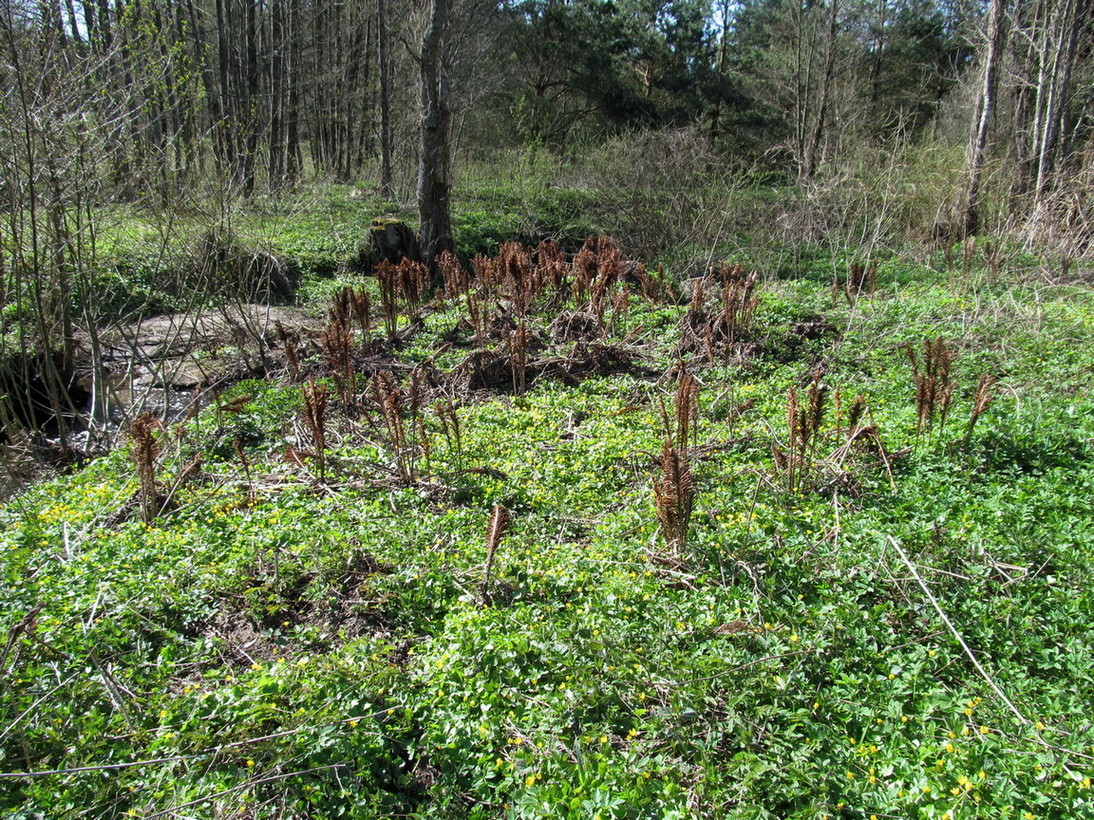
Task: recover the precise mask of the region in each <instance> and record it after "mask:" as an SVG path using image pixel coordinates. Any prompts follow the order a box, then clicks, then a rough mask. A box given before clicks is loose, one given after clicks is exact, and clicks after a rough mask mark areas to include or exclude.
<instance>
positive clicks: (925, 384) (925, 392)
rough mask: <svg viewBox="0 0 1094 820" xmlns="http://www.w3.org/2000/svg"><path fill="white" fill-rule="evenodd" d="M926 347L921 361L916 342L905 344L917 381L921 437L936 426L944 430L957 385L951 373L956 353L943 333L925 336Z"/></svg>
mask: <svg viewBox="0 0 1094 820" xmlns="http://www.w3.org/2000/svg"><path fill="white" fill-rule="evenodd" d="M922 349H923V360H922V362H920V359H919V356H917V355H916V349H915V347H914V346H913V345H912V343H911V342H908V343H906V344H905V345H904V352H905V353H906V354H907V356H908V361H909V363H910V364H911V366H912V382H913V383H914V385H915V407H916V427H915V432H916V437H917V438H918V437H919V436H921V435H922V434H924V433H926V434H927V435H928V436H930V435H931V433H932V432H933V431H934V430H935V427H936V426H937V428H938V430H940V431H941V430H942V429H943V428H944V427H945V426H946V418H947V417H948V416H949V412H950V406H951V404H952V403H953V392H954V388H955V387H956V386H957V383H956V382H955V381H954V379H953V378H952V375H951V370H952V368H953V362H954V354H953V351H952V350H951V349H950V348H949V346H948V345H947V344H946V342H945V340H944V339H943V338H942V337H941V336H939V337H937V338H935V339H924V341H923V346H922Z"/></svg>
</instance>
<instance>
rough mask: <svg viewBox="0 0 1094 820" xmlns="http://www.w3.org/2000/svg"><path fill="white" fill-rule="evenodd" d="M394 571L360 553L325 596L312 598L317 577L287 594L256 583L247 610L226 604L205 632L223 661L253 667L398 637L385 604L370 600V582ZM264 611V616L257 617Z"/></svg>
mask: <svg viewBox="0 0 1094 820" xmlns="http://www.w3.org/2000/svg"><path fill="white" fill-rule="evenodd" d="M388 572H391V567H390V566H388V565H386V564H383V563H381V562H380V561H378V560H377V559H376V558H375V557H373V556H372V555H370V554H368V553H366V552H364V551H361V550H357V551H356V552H354V554H353V555H352V556H351V558H350V559H349V561H348V562H347V568H346V570H345V572H344V574H343V575H342V576H341V577H340V578H339V579H337V581H336V582H335V583H333V584H332V585H331V586H330V587H328V588H325V589H324V590H323V591H322V594H321V595H314V594H310V593H311V587H312V586H313V585H314V584H315V583H317V582H318V578H317V576H316V575H315V574H313V573H307V574H305V575H302V576H300V577H299V578H297V579H296V580H295V582H293V583H292V584H290V585H288V586H287V587H286V588H285V589H283V590H280V591H277V590H275V589H274V585H272V584H270V585H263V584H261V583H258V582H257V581H256V582H255V584H254V586H252V587H251V589H250V593H249V594H248V597H250V598H251V601H250V604H251V606H250V607H249V608H247V609H239V608H232V607H230V606H227V605H225V606H224V607H222V608H221V610H220V611H219V612H218V613H217V614H216V615H215V616H214V617H213V618H212V619H211V620H210V621H209V622H208V624H207V625H206V627H205V628H204V629H203V630H202V633H203V634H204V635H205V636H207V637H209V638H212V639H213V640H214V642H215V643H216V644H217V646H218V652H219V654H220V656H221V659H222V661H223V662H224V663H225V664H226V665H229V666H250V665H252V664H256V663H267V662H269V661H272V660H276V659H278V658H291V657H295V656H297V655H300V654H303V653H304V652H316V651H323V652H329V651H330V650H331V649H333V648H335V647H337V646H341V645H342V644H345V643H347V642H349V641H352V640H354V639H356V638H359V637H361V636H364V635H383V636H390V635H391V634H392V632H393V630H392V628H391V625H390V623H389V621H388V618H387V616H386V615H385V613H384V612H383V609H382V607H381V606H380V603H379V602H378V601H377V600H375V598H374V597H373V596H370V589H369V588H368V579H369V578H370V577H372V576H374V575H381V574H386V573H388ZM256 612H261V613H262V615H261V616H256Z"/></svg>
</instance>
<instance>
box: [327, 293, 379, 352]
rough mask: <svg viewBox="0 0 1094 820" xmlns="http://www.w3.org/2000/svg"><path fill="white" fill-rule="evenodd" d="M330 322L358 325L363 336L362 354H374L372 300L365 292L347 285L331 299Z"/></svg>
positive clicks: (348, 325) (349, 325)
mask: <svg viewBox="0 0 1094 820" xmlns="http://www.w3.org/2000/svg"><path fill="white" fill-rule="evenodd" d="M330 321H331V323H332V324H335V323H336V324H340V325H343V326H345V327H351V326H353V325H356V329H357V330H358V331H359V332H360V335H361V352H362V353H363V354H365V355H368V354H370V353H372V352H374V347H375V345H374V344H373V339H372V300H371V299H370V298H369V295H368V293H367V292H366V291H364V290H356V289H354V288H352V287H350V286H349V285H346V286H345V287H344V288H342V290H340V291H338V292H337V293H336V294H334V297H333V298H332V299H331V306H330Z"/></svg>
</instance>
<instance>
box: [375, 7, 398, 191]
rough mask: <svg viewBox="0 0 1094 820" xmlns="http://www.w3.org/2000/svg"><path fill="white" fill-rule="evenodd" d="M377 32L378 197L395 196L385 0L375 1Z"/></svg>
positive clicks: (389, 66)
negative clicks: (378, 103)
mask: <svg viewBox="0 0 1094 820" xmlns="http://www.w3.org/2000/svg"><path fill="white" fill-rule="evenodd" d="M376 5H377V18H378V20H379V32H378V33H377V44H378V47H379V55H378V57H379V62H380V196H382V197H385V198H387V199H391V198H392V197H394V196H395V182H394V179H393V177H392V172H391V58H390V54H389V52H388V45H387V8H386V2H385V0H376Z"/></svg>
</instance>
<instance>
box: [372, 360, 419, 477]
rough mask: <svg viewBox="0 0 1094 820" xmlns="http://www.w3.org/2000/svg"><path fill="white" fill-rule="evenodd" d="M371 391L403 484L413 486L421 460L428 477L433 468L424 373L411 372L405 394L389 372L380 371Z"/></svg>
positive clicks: (374, 377)
mask: <svg viewBox="0 0 1094 820" xmlns="http://www.w3.org/2000/svg"><path fill="white" fill-rule="evenodd" d="M370 389H371V394H372V401H373V403H374V405H375V407H376V410H377V412H378V413H379V415H380V420H381V424H382V426H383V429H384V433H385V435H386V438H387V441H388V444H389V446H390V448H391V454H392V461H393V462H394V466H395V471H396V473H397V474H398V476H399V480H400V481H401V482H402V483H404V484H412V483H414V482H415V481H417V480H418V478H419V475H420V474H419V470H418V460H419V457H421V458H422V460H423V462H424V465H425V471H426V473H427V474H428V472H429V471H430V466H431V465H430V460H431V456H432V445H431V443H430V439H429V435H428V431H427V430H426V426H425V418H424V414H423V410H424V408H425V405H426V401H427V399H428V391H427V385H426V384H425V374H424V370H422V369H421V368H415V369H414V370H413V371H411V374H410V378H409V382H408V385H407V389H406V390H403V389H402V388H400V387H399V385H398V383H397V382H396V381H395V377H394V376H393V375H392V373H391V371H390V370H381V371H379V372H377V373H374V374H373V376H372V382H371V388H370Z"/></svg>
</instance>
